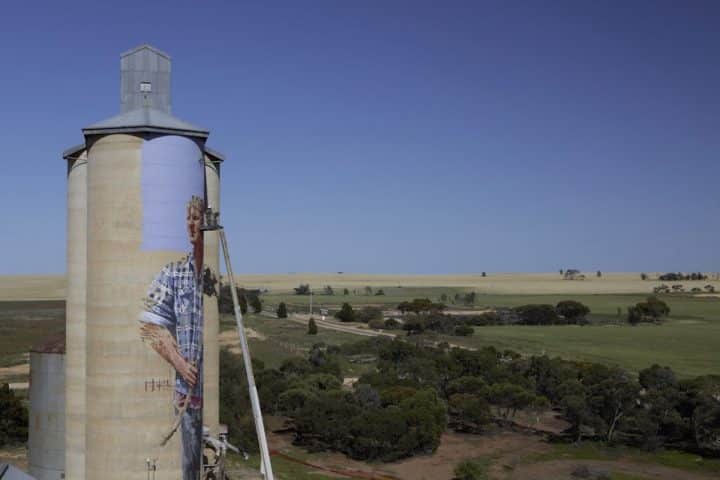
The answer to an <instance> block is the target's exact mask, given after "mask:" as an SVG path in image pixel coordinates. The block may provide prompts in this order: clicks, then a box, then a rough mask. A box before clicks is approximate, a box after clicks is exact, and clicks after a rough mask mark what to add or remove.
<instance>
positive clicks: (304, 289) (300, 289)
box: [293, 283, 310, 295]
mask: <svg viewBox="0 0 720 480" xmlns="http://www.w3.org/2000/svg"><path fill="white" fill-rule="evenodd" d="M293 290H295V295H310V284H309V283H305V284H302V283H301V284H300V285H299V286H297V287H295V288H294V289H293Z"/></svg>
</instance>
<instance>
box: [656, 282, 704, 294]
mask: <svg viewBox="0 0 720 480" xmlns="http://www.w3.org/2000/svg"><path fill="white" fill-rule="evenodd" d="M703 290H705V291H706V292H707V293H715V287H714V286H713V285H710V284H707V285H705V286H704V287H703V288H702V289H701V288H700V287H693V288H692V289H691V290H690V291H691V292H692V293H701V292H702V291H703ZM684 291H685V286H684V285H682V284H679V283H676V284H675V285H672V286H668V285H665V284H664V283H663V284H662V285H658V286H657V287H655V288H653V293H671V292H672V293H682V292H684Z"/></svg>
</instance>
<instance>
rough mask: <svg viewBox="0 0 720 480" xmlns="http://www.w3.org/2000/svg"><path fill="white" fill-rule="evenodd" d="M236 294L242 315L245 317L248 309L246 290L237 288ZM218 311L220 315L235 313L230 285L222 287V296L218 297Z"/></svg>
mask: <svg viewBox="0 0 720 480" xmlns="http://www.w3.org/2000/svg"><path fill="white" fill-rule="evenodd" d="M235 292H236V293H237V296H238V303H239V304H240V313H242V314H243V315H245V314H246V313H247V309H248V303H247V298H246V297H245V290H244V289H242V288H237V287H235ZM217 298H218V311H219V312H220V313H234V312H235V306H234V305H233V300H232V290H230V285H222V286H221V287H220V294H219V295H218V297H217Z"/></svg>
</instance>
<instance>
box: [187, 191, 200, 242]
mask: <svg viewBox="0 0 720 480" xmlns="http://www.w3.org/2000/svg"><path fill="white" fill-rule="evenodd" d="M202 212H203V201H202V200H201V199H199V198H197V197H193V199H192V200H191V201H190V203H189V204H188V208H187V217H186V219H185V221H186V222H187V232H188V238H189V239H190V243H192V244H193V245H194V246H198V245H199V244H200V243H201V242H202V231H201V230H200V226H201V225H202Z"/></svg>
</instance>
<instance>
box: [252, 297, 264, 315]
mask: <svg viewBox="0 0 720 480" xmlns="http://www.w3.org/2000/svg"><path fill="white" fill-rule="evenodd" d="M250 306H251V307H252V309H253V312H254V313H260V312H262V302H261V301H260V297H258V296H257V295H252V296H251V297H250Z"/></svg>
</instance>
